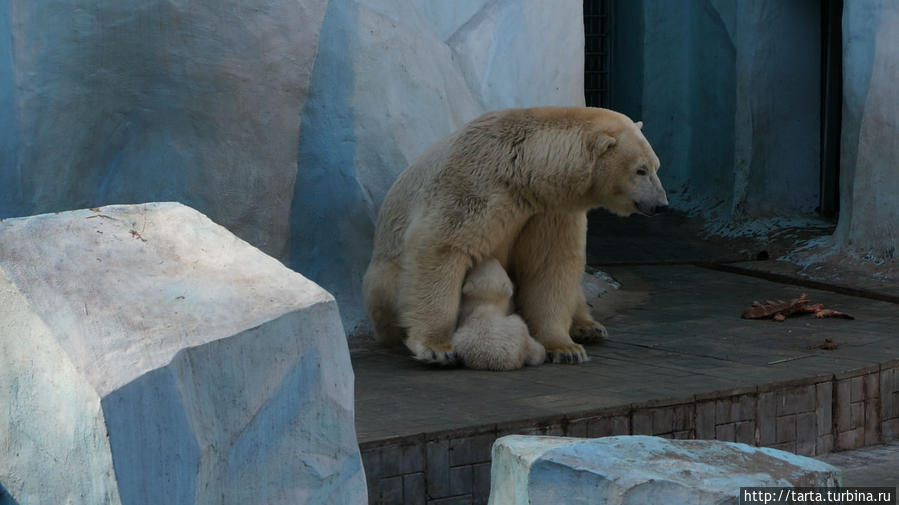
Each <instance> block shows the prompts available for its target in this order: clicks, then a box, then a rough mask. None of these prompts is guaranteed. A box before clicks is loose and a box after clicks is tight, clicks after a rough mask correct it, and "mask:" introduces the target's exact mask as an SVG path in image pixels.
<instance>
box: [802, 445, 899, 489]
mask: <svg viewBox="0 0 899 505" xmlns="http://www.w3.org/2000/svg"><path fill="white" fill-rule="evenodd" d="M818 459H820V460H822V461H826V462H828V463H830V464H831V465H834V466H836V467H838V468H840V469H841V470H842V471H843V485H844V486H873V487H889V486H893V487H899V441H896V442H893V443H891V444H886V445H876V446H871V447H865V448H862V449H857V450H854V451H845V452H835V453H831V454H828V455H826V456H823V457H821V458H818Z"/></svg>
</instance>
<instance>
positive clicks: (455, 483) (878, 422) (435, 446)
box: [361, 360, 899, 505]
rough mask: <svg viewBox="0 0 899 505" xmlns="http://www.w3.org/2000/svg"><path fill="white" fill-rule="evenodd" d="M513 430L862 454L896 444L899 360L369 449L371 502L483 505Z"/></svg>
mask: <svg viewBox="0 0 899 505" xmlns="http://www.w3.org/2000/svg"><path fill="white" fill-rule="evenodd" d="M511 434H523V435H555V436H570V437H591V438H595V437H605V436H613V435H656V436H661V437H666V438H681V439H713V440H724V441H728V442H743V443H747V444H750V445H757V446H766V447H774V448H777V449H782V450H785V451H790V452H793V453H797V454H802V455H806V456H816V455H820V454H825V453H828V452H830V451H832V450H845V449H855V448H858V447H862V446H864V445H871V444H876V443H880V442H881V441H886V440H894V439H897V438H899V360H897V361H893V362H889V363H885V364H883V365H881V366H879V367H876V366H875V367H871V368H866V369H861V370H855V371H853V372H849V373H845V374H838V375H834V376H823V377H816V378H811V379H806V380H799V381H790V382H786V383H779V384H766V385H761V386H757V387H749V388H741V389H735V390H729V391H721V392H716V393H711V394H702V395H696V396H691V397H688V398H682V399H677V400H669V401H654V402H648V403H641V404H633V405H628V406H625V407H617V408H614V409H605V410H602V411H596V412H590V413H582V414H578V415H568V416H559V417H555V418H547V419H541V420H531V421H522V422H516V423H507V424H501V425H491V426H483V427H480V428H474V429H470V430H460V431H454V432H445V433H434V434H427V435H419V436H415V437H406V438H403V439H400V440H388V441H375V442H368V443H363V444H361V449H362V461H363V464H364V465H365V473H366V478H367V481H368V491H369V501H370V503H372V504H384V505H451V504H452V505H457V504H458V505H462V504H464V505H476V504H486V503H487V499H488V497H489V493H490V450H491V447H492V445H493V442H494V441H495V440H496V439H497V438H499V437H501V436H505V435H511Z"/></svg>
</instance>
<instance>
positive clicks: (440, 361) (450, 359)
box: [409, 344, 456, 365]
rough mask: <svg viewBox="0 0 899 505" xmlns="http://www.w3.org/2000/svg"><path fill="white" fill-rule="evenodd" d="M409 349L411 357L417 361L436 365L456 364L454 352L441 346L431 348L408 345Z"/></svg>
mask: <svg viewBox="0 0 899 505" xmlns="http://www.w3.org/2000/svg"><path fill="white" fill-rule="evenodd" d="M409 347H410V350H411V351H412V357H413V358H415V359H417V360H418V361H422V362H424V363H430V364H436V365H455V364H456V351H454V350H453V349H452V348H451V347H447V348H443V347H442V346H441V347H438V348H433V347H431V346H429V345H426V344H420V345H410V346H409Z"/></svg>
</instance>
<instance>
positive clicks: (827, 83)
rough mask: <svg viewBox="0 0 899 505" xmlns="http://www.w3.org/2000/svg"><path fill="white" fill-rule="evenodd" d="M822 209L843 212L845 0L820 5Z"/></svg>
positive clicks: (828, 213)
mask: <svg viewBox="0 0 899 505" xmlns="http://www.w3.org/2000/svg"><path fill="white" fill-rule="evenodd" d="M821 8H822V9H823V11H822V13H821V20H822V27H821V49H822V50H821V56H822V62H821V207H820V208H819V211H820V213H821V215H822V216H825V217H831V218H835V217H836V216H837V214H838V213H839V210H840V123H841V122H842V110H843V24H842V20H843V0H825V1H824V2H821Z"/></svg>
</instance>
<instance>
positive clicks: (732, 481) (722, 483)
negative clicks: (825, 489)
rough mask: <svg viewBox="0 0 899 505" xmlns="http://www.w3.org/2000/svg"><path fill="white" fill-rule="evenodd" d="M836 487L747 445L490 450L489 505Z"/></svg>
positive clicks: (612, 443)
mask: <svg viewBox="0 0 899 505" xmlns="http://www.w3.org/2000/svg"><path fill="white" fill-rule="evenodd" d="M839 483H840V471H839V470H838V469H836V468H835V467H833V466H830V465H828V464H826V463H823V462H821V461H818V460H815V459H811V458H806V457H803V456H797V455H795V454H791V453H789V452H784V451H779V450H776V449H770V448H759V447H751V446H748V445H746V444H736V443H732V442H719V441H714V440H668V439H664V438H659V437H647V436H621V437H606V438H598V439H581V438H562V437H536V436H520V435H512V436H506V437H502V438H500V439H499V440H497V441H496V442H495V443H494V445H493V466H492V468H491V488H490V503H491V504H493V505H526V504H529V503H552V504H555V505H568V504H584V505H586V504H595V503H604V504H609V505H645V504H647V503H690V504H693V505H704V504H716V505H717V504H736V503H738V493H739V490H740V488H741V487H755V486H809V487H811V486H835V485H838V484H839Z"/></svg>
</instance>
